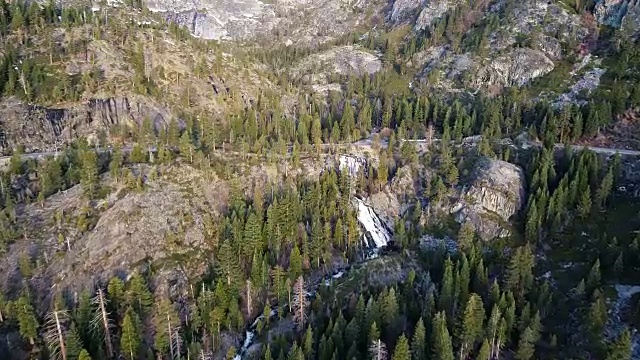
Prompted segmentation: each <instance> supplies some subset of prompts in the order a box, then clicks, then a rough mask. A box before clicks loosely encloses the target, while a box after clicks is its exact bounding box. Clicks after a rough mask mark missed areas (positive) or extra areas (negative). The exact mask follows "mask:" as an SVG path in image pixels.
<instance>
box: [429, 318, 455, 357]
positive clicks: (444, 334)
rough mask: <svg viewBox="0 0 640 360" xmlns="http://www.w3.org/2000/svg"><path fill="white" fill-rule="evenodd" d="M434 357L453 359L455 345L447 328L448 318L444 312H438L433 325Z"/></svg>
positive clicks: (432, 342) (432, 343) (432, 344)
mask: <svg viewBox="0 0 640 360" xmlns="http://www.w3.org/2000/svg"><path fill="white" fill-rule="evenodd" d="M431 347H432V357H431V358H432V359H433V360H453V345H452V344H451V336H449V330H448V329H447V319H446V316H445V314H444V312H442V311H441V312H439V313H437V314H436V315H435V316H434V318H433V325H432V340H431Z"/></svg>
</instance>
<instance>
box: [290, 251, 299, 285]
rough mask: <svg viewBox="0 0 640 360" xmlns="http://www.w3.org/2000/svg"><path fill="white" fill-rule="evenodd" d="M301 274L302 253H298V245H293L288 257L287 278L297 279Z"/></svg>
mask: <svg viewBox="0 0 640 360" xmlns="http://www.w3.org/2000/svg"><path fill="white" fill-rule="evenodd" d="M301 275H302V255H301V254H300V249H298V245H295V246H294V247H293V250H291V256H290V257H289V278H290V279H297V278H298V277H299V276H301Z"/></svg>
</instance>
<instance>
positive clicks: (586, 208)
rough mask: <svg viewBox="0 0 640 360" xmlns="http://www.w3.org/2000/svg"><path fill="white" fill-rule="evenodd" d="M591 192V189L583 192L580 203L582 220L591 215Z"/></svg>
mask: <svg viewBox="0 0 640 360" xmlns="http://www.w3.org/2000/svg"><path fill="white" fill-rule="evenodd" d="M591 205H592V204H591V190H590V188H589V187H587V188H586V190H585V191H583V192H582V195H581V196H580V200H579V202H578V215H580V217H581V218H583V219H584V218H586V217H587V216H589V214H590V213H591Z"/></svg>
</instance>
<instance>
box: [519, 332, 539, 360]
mask: <svg viewBox="0 0 640 360" xmlns="http://www.w3.org/2000/svg"><path fill="white" fill-rule="evenodd" d="M535 337H536V336H535V334H534V330H533V329H532V328H531V327H527V328H526V329H525V330H524V332H523V333H522V335H521V336H520V340H519V341H518V349H517V350H516V356H515V358H516V360H530V359H532V358H533V354H534V352H535Z"/></svg>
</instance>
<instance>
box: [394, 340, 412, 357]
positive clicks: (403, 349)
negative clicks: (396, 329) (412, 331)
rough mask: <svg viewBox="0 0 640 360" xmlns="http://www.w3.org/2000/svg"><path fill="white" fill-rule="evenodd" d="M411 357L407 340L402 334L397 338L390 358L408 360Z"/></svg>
mask: <svg viewBox="0 0 640 360" xmlns="http://www.w3.org/2000/svg"><path fill="white" fill-rule="evenodd" d="M410 359H411V349H410V348H409V340H407V337H406V336H404V334H402V335H400V338H398V342H397V343H396V347H395V349H394V350H393V356H391V360H410Z"/></svg>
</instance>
